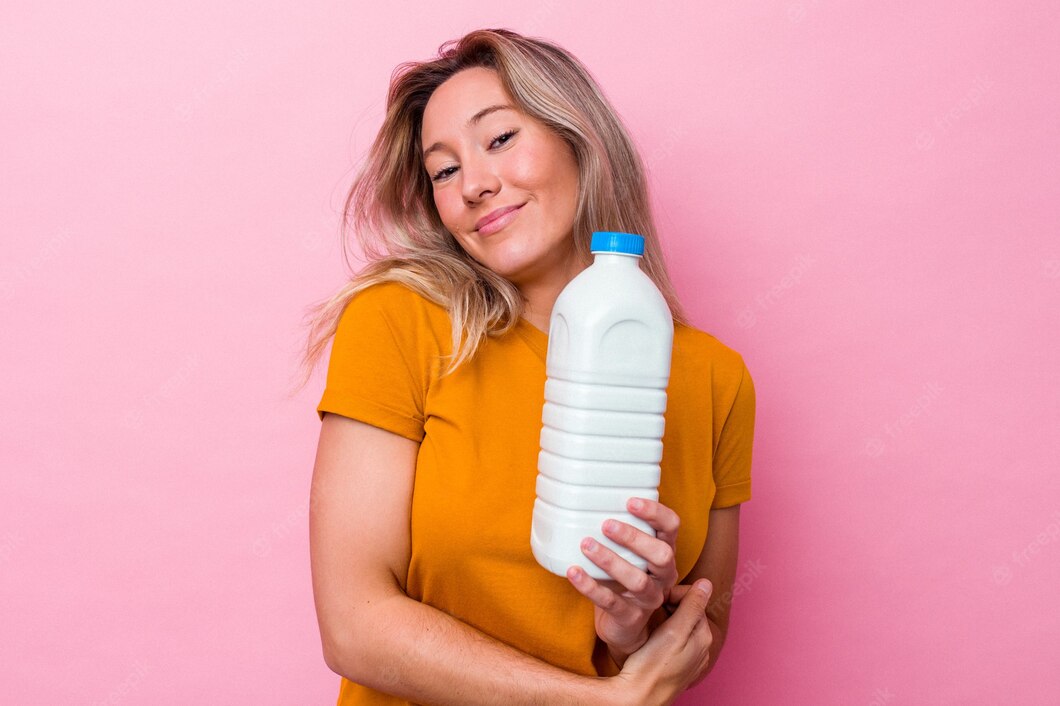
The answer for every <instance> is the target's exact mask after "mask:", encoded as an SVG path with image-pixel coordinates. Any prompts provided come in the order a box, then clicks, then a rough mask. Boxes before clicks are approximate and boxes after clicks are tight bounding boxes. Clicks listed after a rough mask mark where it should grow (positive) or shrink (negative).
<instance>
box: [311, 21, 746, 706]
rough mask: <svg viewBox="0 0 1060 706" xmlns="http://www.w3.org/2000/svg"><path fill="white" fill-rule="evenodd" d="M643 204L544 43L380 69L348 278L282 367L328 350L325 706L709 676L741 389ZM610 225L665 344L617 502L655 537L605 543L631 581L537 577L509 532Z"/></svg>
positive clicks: (584, 96) (527, 504)
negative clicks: (660, 381)
mask: <svg viewBox="0 0 1060 706" xmlns="http://www.w3.org/2000/svg"><path fill="white" fill-rule="evenodd" d="M648 203H649V202H648V197H647V189H646V186H645V180H644V174H643V167H642V164H641V161H640V159H639V157H638V156H637V153H636V151H635V149H634V147H633V145H632V141H631V140H630V139H629V137H628V135H627V133H626V131H625V129H624V128H623V126H622V125H621V123H620V121H619V119H618V118H617V116H616V115H615V112H614V110H613V109H612V108H611V107H610V106H609V105H608V103H607V101H606V99H605V98H604V97H603V95H602V93H601V92H600V90H599V88H598V87H597V86H596V84H595V83H594V81H593V80H592V78H591V76H590V74H589V73H588V71H587V70H586V69H585V68H584V67H583V66H582V65H581V64H580V63H579V62H578V61H577V60H576V59H574V58H573V57H572V56H571V55H570V54H568V53H567V52H565V51H564V50H562V49H560V48H559V47H556V46H555V45H553V44H550V43H547V42H544V41H541V40H537V39H530V38H526V37H522V36H520V35H518V34H516V33H514V32H511V31H508V30H479V31H474V32H471V33H469V34H468V35H466V36H465V37H463V38H462V39H460V40H458V41H456V42H452V43H447V44H445V45H443V46H442V48H441V50H440V52H439V58H438V59H436V60H434V61H431V62H426V63H421V64H405V65H403V66H402V67H399V71H398V72H397V74H396V75H395V78H394V80H393V83H392V85H391V88H390V92H389V97H388V104H387V114H386V118H385V121H384V124H383V127H382V128H381V130H380V133H379V135H378V137H377V139H376V141H375V143H374V144H373V146H372V148H371V151H370V154H369V158H368V160H367V162H366V164H365V166H364V168H363V169H362V171H361V173H360V174H359V175H358V178H357V180H356V181H355V184H354V186H353V188H352V190H351V193H350V197H349V199H348V200H347V204H346V210H347V214H348V215H349V217H350V220H351V221H352V222H353V224H354V225H355V232H356V234H357V236H358V238H359V239H360V241H361V244H362V249H363V251H364V253H365V255H366V256H367V257H368V260H369V264H368V265H367V267H365V268H364V269H363V270H362V271H361V272H360V273H359V274H358V275H357V276H356V277H354V279H353V280H352V281H351V282H350V283H349V284H348V285H347V286H346V287H344V288H343V289H342V291H340V292H339V293H338V294H336V295H335V296H334V297H333V298H331V299H330V300H329V301H328V302H326V303H325V304H323V305H322V306H321V307H320V311H319V313H318V316H317V318H316V320H315V321H314V328H313V331H314V337H311V339H310V343H309V345H308V346H307V354H306V360H307V362H308V363H309V364H310V367H311V364H312V363H313V361H315V360H316V359H317V358H318V357H319V355H320V353H321V350H322V348H323V346H324V345H325V344H326V342H327V339H328V338H331V336H332V335H334V340H333V343H332V351H331V358H330V363H329V368H328V377H327V384H326V387H325V391H324V394H323V397H322V399H321V402H320V405H319V406H318V408H317V412H318V414H319V415H320V418H321V420H322V429H321V436H320V444H319V448H318V453H317V458H316V465H315V468H314V477H313V486H312V491H311V503H310V505H311V512H310V542H311V555H312V572H313V588H314V598H315V602H316V609H317V615H318V620H319V625H320V631H321V639H322V643H323V651H324V657H325V661H326V662H327V664H328V666H329V667H330V668H331V669H332V670H334V671H335V672H336V673H338V674H340V675H341V676H342V677H343V678H342V683H341V688H340V695H339V704H407V703H410V702H412V703H431V704H486V703H501V702H503V703H507V704H523V703H526V704H530V703H534V704H537V703H550V704H551V703H557V704H558V703H578V704H597V703H599V704H646V703H659V704H665V703H670V702H671V701H673V699H674V698H676V696H677V695H678V694H679V693H681V692H682V691H683V690H684V689H686V688H687V687H688V686H690V685H692V684H695V683H697V682H698V681H699V680H700V679H702V678H703V677H704V676H705V675H706V673H707V671H709V669H710V667H712V666H713V663H714V661H715V660H716V659H717V655H718V652H719V651H720V649H721V646H722V643H723V640H724V636H725V631H726V629H727V625H728V615H729V603H730V600H729V599H730V598H731V591H730V590H729V589H730V588H731V586H732V582H733V575H734V573H735V566H736V557H737V537H738V534H737V528H738V522H739V503H741V502H744V501H746V500H747V499H749V498H750V459H751V439H752V434H753V424H754V387H753V383H752V381H751V378H750V375H749V374H748V372H747V369H746V367H745V365H744V363H743V359H742V358H741V356H740V355H739V354H738V353H736V352H735V351H733V350H731V349H729V348H727V347H725V346H724V345H723V344H721V343H720V342H719V341H717V339H715V338H713V337H712V336H710V335H709V334H706V333H704V332H702V331H698V330H696V329H694V328H692V327H691V326H689V325H688V322H687V320H686V318H685V316H684V313H683V311H682V308H681V306H680V303H679V302H678V301H677V298H676V296H675V294H674V291H673V287H672V285H671V284H670V280H669V277H668V275H667V273H666V269H665V264H664V262H663V258H662V255H661V250H660V247H659V243H658V240H657V237H656V235H655V228H654V224H653V222H652V218H651V214H650V210H649V205H648ZM611 229H613V230H622V231H628V232H634V233H638V234H641V235H643V236H644V237H645V254H644V257H643V260H642V263H641V266H642V268H643V269H644V270H645V272H647V273H648V274H649V276H651V277H652V279H653V281H654V282H655V283H656V285H657V286H658V287H659V289H660V291H662V292H663V294H664V296H665V297H666V299H667V301H668V303H669V305H670V309H671V311H672V312H673V313H674V321H675V335H674V355H673V364H672V369H671V378H670V386H669V388H668V408H667V413H666V436H665V437H664V440H663V441H664V448H665V453H664V458H663V461H662V464H661V465H662V478H663V480H662V482H661V484H660V499H659V502H653V501H651V500H647V499H641V504H640V506H639V507H637V506H636V502H635V501H636V500H637V499H631V502H630V506H629V509H630V512H632V513H633V514H634V515H636V516H638V517H640V518H643V519H644V520H645V521H646V522H648V523H649V524H650V525H651V526H652V527H654V528H655V530H656V535H657V536H656V537H652V536H650V535H648V534H646V533H644V532H641V531H639V530H636V529H635V528H633V527H632V526H630V525H628V524H625V523H618V524H617V526H616V529H615V530H610V529H607V528H605V530H604V531H605V534H607V536H609V537H610V538H612V539H613V540H614V541H615V542H616V543H618V544H621V545H624V546H626V547H629V548H630V549H631V550H632V551H634V552H635V553H636V554H638V555H640V556H642V557H644V558H645V559H647V560H648V570H647V571H641V570H639V569H636V568H635V567H633V566H632V565H631V564H629V563H628V562H626V561H624V560H622V559H621V558H619V557H618V555H617V554H615V553H614V552H611V551H610V550H609V549H607V548H605V547H602V546H599V545H597V546H595V547H589V546H587V545H583V552H584V554H585V555H586V557H587V559H588V560H590V561H592V562H594V563H595V564H597V565H598V566H600V567H601V568H603V569H604V570H605V571H606V572H607V573H608V575H609V576H611V580H609V581H596V580H594V579H592V578H590V577H588V576H587V575H586V574H585V573H584V572H582V571H579V570H577V569H576V568H575V567H572V568H571V570H570V571H569V572H568V574H567V576H566V578H564V577H559V576H555V575H553V574H551V573H550V572H548V571H546V570H545V569H544V568H542V567H541V566H539V565H538V564H537V563H536V561H535V560H534V558H533V556H532V553H531V549H530V542H529V531H530V518H531V512H532V506H533V501H534V497H535V481H536V474H537V469H536V460H537V452H538V449H539V447H538V443H539V435H540V429H541V411H542V403H543V388H544V382H545V365H544V361H545V352H546V350H547V345H548V336H547V333H546V331H547V329H548V323H549V316H550V313H551V309H552V305H553V303H554V302H555V300H556V298H557V296H558V295H559V293H560V291H561V290H562V289H563V288H564V286H566V284H567V283H568V282H569V281H570V280H571V279H572V278H573V277H574V276H575V275H577V274H578V273H579V272H580V271H581V270H582V269H584V268H585V267H586V266H588V265H589V264H590V263H591V262H592V256H591V255H590V253H589V250H588V244H589V239H590V236H591V233H592V231H593V230H611ZM443 361H445V362H444V363H443ZM708 525H709V527H710V532H709V536H708V533H707V527H708ZM679 527H680V533H681V539H680V541H679V540H678V538H677V535H678V528H679ZM708 578H709V582H707V581H703V582H701V583H702V584H703V585H704V589H703V590H698V589H695V588H693V585H692V584H693V583H694V582H695V581H696V579H708ZM708 596H710V603H709V607H708ZM675 605H676V606H677V608H676V610H674V609H673V606H675Z"/></svg>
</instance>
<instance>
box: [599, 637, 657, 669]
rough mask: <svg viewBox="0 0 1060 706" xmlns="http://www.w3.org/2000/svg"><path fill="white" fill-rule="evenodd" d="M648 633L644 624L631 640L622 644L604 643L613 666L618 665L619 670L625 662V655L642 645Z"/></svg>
mask: <svg viewBox="0 0 1060 706" xmlns="http://www.w3.org/2000/svg"><path fill="white" fill-rule="evenodd" d="M649 634H650V633H649V632H648V628H647V626H645V627H644V629H642V630H641V631H640V634H639V635H638V636H637V638H636V639H635V640H634V641H633V642H630V643H627V644H624V645H612V644H611V643H609V642H608V643H606V644H607V654H608V655H609V656H610V657H611V661H612V662H614V663H615V666H616V667H618V668H619V670H621V669H622V666H623V665H624V664H625V663H626V658H627V657H629V656H630V655H631V654H633V653H634V652H636V651H637V650H639V649H640V648H641V647H643V646H644V643H645V642H647V641H648V636H649Z"/></svg>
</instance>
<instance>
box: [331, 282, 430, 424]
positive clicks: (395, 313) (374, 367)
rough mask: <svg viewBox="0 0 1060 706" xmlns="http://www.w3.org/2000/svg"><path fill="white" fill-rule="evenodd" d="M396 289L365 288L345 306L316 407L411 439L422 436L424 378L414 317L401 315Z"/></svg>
mask: <svg viewBox="0 0 1060 706" xmlns="http://www.w3.org/2000/svg"><path fill="white" fill-rule="evenodd" d="M400 286H401V285H398V284H393V283H384V284H377V285H372V286H369V287H367V288H365V289H363V290H361V291H360V292H358V293H357V294H356V295H354V297H353V299H351V300H350V302H349V303H348V304H347V306H346V308H345V309H344V310H343V312H342V315H341V316H340V318H339V323H338V327H337V329H336V331H335V336H334V339H333V340H332V344H331V358H330V360H329V361H328V374H327V382H326V384H325V387H324V393H323V396H322V398H321V400H320V404H319V405H317V414H318V416H319V417H320V419H321V421H323V419H324V413H325V412H333V413H335V414H341V415H342V416H344V417H349V418H351V419H356V420H358V421H362V422H365V423H367V424H371V425H373V426H376V427H379V428H381V429H386V430H387V431H390V432H393V433H395V434H399V435H401V436H403V437H405V438H407V439H411V440H413V441H417V442H419V441H422V440H423V435H424V428H423V423H424V413H423V409H424V399H425V389H426V384H425V375H424V374H423V365H421V364H420V362H419V361H420V358H421V352H420V350H419V345H418V342H419V340H421V339H422V336H421V335H419V333H418V332H417V326H419V325H420V324H419V323H418V317H417V316H415V313H414V312H412V311H403V310H402V305H403V303H407V302H410V301H411V300H410V299H409V298H408V297H399V296H395V293H397V292H398V291H399V290H398V289H396V288H399V287H400Z"/></svg>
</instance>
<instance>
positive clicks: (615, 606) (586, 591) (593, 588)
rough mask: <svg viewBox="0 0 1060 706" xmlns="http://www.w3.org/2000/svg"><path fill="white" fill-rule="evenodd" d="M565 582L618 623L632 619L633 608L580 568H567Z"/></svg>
mask: <svg viewBox="0 0 1060 706" xmlns="http://www.w3.org/2000/svg"><path fill="white" fill-rule="evenodd" d="M567 580H568V581H570V582H571V583H572V584H573V585H574V588H576V589H577V590H578V592H579V593H581V594H582V595H583V596H585V597H586V598H588V599H589V600H590V601H592V602H593V603H594V604H595V605H598V606H600V608H601V609H602V610H605V611H607V612H608V613H610V614H611V615H613V616H614V617H615V620H617V621H619V622H620V623H622V622H624V620H626V619H628V618H631V617H633V615H632V613H633V611H634V610H635V608H634V607H633V606H632V605H630V604H629V602H628V601H625V600H623V599H622V598H621V597H620V596H619V595H618V594H617V593H615V592H614V591H612V590H611V589H610V588H608V587H607V586H604V585H603V584H601V583H600V582H599V581H597V580H596V579H594V578H593V577H592V576H590V575H589V574H587V573H585V571H583V570H582V569H581V567H579V566H571V567H569V568H568V569H567Z"/></svg>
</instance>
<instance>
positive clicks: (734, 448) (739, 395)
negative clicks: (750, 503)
mask: <svg viewBox="0 0 1060 706" xmlns="http://www.w3.org/2000/svg"><path fill="white" fill-rule="evenodd" d="M740 365H741V368H742V372H741V376H740V383H739V385H738V387H737V389H736V396H735V398H734V399H733V402H732V407H731V408H730V409H729V413H728V415H727V416H726V417H725V421H724V423H723V424H722V428H721V434H720V435H719V437H718V445H717V448H716V449H715V451H714V464H713V472H714V484H715V486H716V487H717V490H716V492H715V494H714V500H713V501H712V502H711V505H710V507H711V509H712V510H713V509H718V508H723V507H731V506H733V505H738V504H740V503H742V502H745V501H747V500H750V499H751V447H752V444H753V441H754V429H755V387H754V381H753V380H752V379H751V373H750V372H749V371H748V370H747V366H746V365H745V364H744V363H743V360H742V359H741V361H740Z"/></svg>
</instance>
